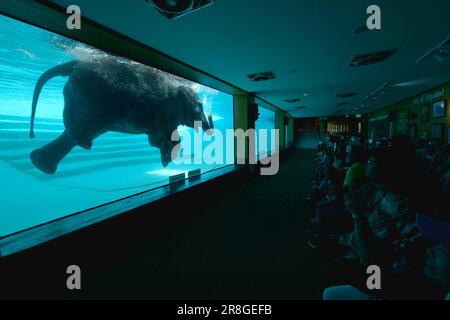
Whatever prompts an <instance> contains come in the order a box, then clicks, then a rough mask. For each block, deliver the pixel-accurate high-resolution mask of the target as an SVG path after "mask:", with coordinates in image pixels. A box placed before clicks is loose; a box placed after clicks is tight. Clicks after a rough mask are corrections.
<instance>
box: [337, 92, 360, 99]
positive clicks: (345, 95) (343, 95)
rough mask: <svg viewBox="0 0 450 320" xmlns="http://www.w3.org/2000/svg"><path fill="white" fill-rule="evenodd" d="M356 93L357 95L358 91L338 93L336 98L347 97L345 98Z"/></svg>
mask: <svg viewBox="0 0 450 320" xmlns="http://www.w3.org/2000/svg"><path fill="white" fill-rule="evenodd" d="M356 95H357V93H356V92H346V93H338V94H337V95H336V98H341V99H345V98H350V97H354V96H356Z"/></svg>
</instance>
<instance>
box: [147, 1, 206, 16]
mask: <svg viewBox="0 0 450 320" xmlns="http://www.w3.org/2000/svg"><path fill="white" fill-rule="evenodd" d="M145 2H147V3H150V4H151V5H153V7H154V8H155V9H156V10H157V11H158V12H159V13H161V14H162V15H163V16H165V17H166V18H169V19H175V18H179V17H181V16H184V15H186V14H188V13H191V12H194V11H196V10H198V9H201V8H204V7H207V6H210V5H212V4H214V0H145Z"/></svg>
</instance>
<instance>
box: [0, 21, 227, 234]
mask: <svg viewBox="0 0 450 320" xmlns="http://www.w3.org/2000/svg"><path fill="white" fill-rule="evenodd" d="M0 29H1V30H2V32H1V33H0V176H1V182H2V184H5V183H7V184H8V188H4V191H3V194H2V201H1V202H0V212H1V214H0V236H6V235H8V234H11V233H14V232H18V231H21V230H24V229H27V228H30V227H33V226H36V225H38V224H42V223H46V222H48V221H52V220H54V219H58V218H61V217H64V216H66V215H69V214H73V213H76V212H80V211H83V210H86V209H89V208H92V207H96V206H99V205H102V204H105V203H109V202H112V201H115V200H119V199H122V198H124V197H128V196H130V195H133V194H136V193H139V192H143V191H146V190H150V189H153V188H156V187H159V186H162V185H167V184H168V183H169V177H170V176H172V175H176V174H179V173H183V172H187V171H189V170H193V169H201V170H202V172H206V171H209V170H212V169H216V168H218V167H221V166H224V164H205V163H202V164H198V163H193V164H191V165H188V164H183V165H177V164H174V163H173V162H172V161H171V158H170V153H171V151H172V149H173V147H174V142H173V141H171V140H170V134H171V133H172V132H173V131H174V130H177V131H179V132H180V134H181V133H182V132H186V131H188V132H194V129H193V128H192V126H193V122H194V121H200V122H201V124H202V129H203V130H208V129H209V128H211V127H212V126H214V128H217V129H220V130H226V129H233V97H232V96H231V95H229V94H225V93H222V92H219V91H217V90H214V89H211V88H208V87H205V86H202V85H199V84H196V83H194V82H191V81H188V80H185V79H182V78H179V77H177V76H174V75H171V74H168V73H166V72H162V71H160V70H157V69H155V68H152V67H147V66H144V65H142V64H139V63H137V62H133V61H130V60H128V59H124V58H121V57H116V56H112V55H109V54H107V53H105V52H102V51H100V50H97V49H95V48H92V47H89V46H87V45H84V44H81V43H78V42H76V41H73V40H70V39H67V38H64V37H61V36H59V35H56V34H53V33H50V32H47V31H45V30H42V29H40V28H36V27H33V26H30V25H27V24H25V23H22V22H19V21H16V20H13V19H10V18H7V17H4V16H0ZM194 151H195V150H193V152H194ZM195 152H196V151H195ZM200 152H201V151H200ZM227 152H228V153H229V152H233V150H232V149H231V150H230V149H227ZM184 156H186V155H184ZM228 156H230V155H228ZM192 157H195V155H194V154H192ZM232 157H233V155H231V158H232ZM23 199H26V201H24V200H23ZM30 208H33V210H30Z"/></svg>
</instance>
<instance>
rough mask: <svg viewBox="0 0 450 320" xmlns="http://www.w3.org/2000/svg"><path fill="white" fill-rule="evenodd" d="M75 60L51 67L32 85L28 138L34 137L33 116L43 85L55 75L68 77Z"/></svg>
mask: <svg viewBox="0 0 450 320" xmlns="http://www.w3.org/2000/svg"><path fill="white" fill-rule="evenodd" d="M76 64H77V61H70V62H67V63H64V64H61V65H59V66H56V67H54V68H51V69H49V70H47V71H46V72H44V73H43V74H42V75H41V76H40V77H39V79H38V81H37V83H36V86H35V87H34V93H33V104H32V106H31V123H30V138H31V139H33V138H34V118H35V116H36V106H37V103H38V100H39V95H40V94H41V91H42V88H43V87H44V85H45V84H46V83H47V82H48V81H49V80H50V79H52V78H55V77H59V76H61V77H68V76H70V75H71V74H72V72H73V69H74V67H75V66H76Z"/></svg>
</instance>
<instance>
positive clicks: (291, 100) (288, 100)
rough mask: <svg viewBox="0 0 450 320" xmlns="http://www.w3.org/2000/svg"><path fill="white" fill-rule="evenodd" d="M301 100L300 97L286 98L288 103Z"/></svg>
mask: <svg viewBox="0 0 450 320" xmlns="http://www.w3.org/2000/svg"><path fill="white" fill-rule="evenodd" d="M299 101H300V98H292V99H286V100H284V102H287V103H295V102H299Z"/></svg>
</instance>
